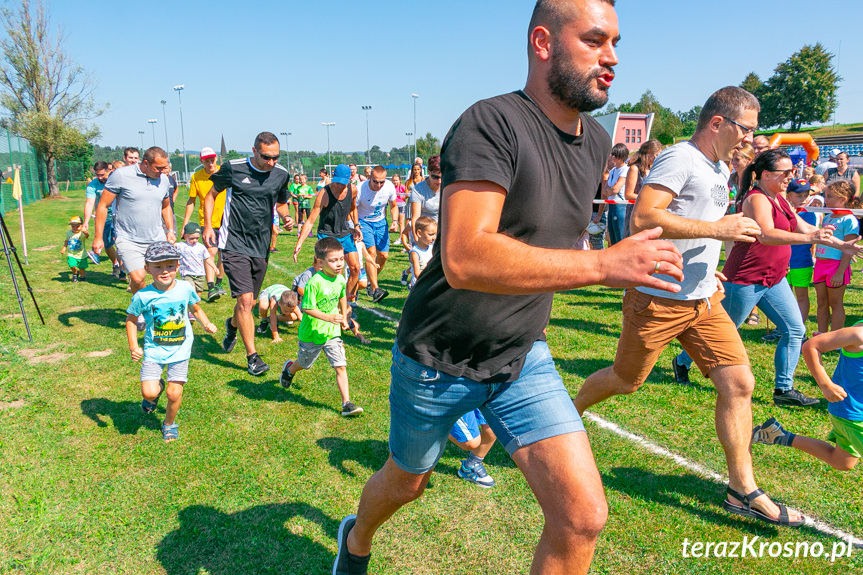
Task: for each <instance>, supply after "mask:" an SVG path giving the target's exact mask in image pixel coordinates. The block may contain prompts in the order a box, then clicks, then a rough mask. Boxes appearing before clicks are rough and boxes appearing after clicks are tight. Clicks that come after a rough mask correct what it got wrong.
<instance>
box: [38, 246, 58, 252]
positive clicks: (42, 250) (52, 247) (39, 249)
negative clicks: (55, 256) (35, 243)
mask: <svg viewBox="0 0 863 575" xmlns="http://www.w3.org/2000/svg"><path fill="white" fill-rule="evenodd" d="M56 247H57V246H42V247H41V248H33V251H34V252H47V251H48V250H53V249H55V248H56Z"/></svg>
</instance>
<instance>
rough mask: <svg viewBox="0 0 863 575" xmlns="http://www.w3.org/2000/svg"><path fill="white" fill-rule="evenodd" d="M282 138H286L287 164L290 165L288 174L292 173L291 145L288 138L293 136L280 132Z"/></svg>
mask: <svg viewBox="0 0 863 575" xmlns="http://www.w3.org/2000/svg"><path fill="white" fill-rule="evenodd" d="M279 134H281V135H282V136H284V137H285V156H286V158H287V160H286V162H287V164H288V173H290V172H291V144H290V142H289V141H288V136H292V135H293V134H291V133H290V132H279Z"/></svg>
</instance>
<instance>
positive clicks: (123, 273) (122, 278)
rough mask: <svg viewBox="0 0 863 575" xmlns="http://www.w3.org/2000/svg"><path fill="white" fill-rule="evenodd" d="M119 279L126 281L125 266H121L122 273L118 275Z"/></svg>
mask: <svg viewBox="0 0 863 575" xmlns="http://www.w3.org/2000/svg"><path fill="white" fill-rule="evenodd" d="M117 279H118V280H121V281H126V272H125V271H123V268H120V275H119V276H117Z"/></svg>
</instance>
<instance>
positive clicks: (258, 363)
mask: <svg viewBox="0 0 863 575" xmlns="http://www.w3.org/2000/svg"><path fill="white" fill-rule="evenodd" d="M247 361H248V362H249V374H250V375H263V374H265V373H266V372H268V371H269V370H270V366H269V365H267V364H266V363H265V362H264V360H263V359H261V356H259V355H258V354H257V353H253V354H252V355H250V356H249V357H248V359H247Z"/></svg>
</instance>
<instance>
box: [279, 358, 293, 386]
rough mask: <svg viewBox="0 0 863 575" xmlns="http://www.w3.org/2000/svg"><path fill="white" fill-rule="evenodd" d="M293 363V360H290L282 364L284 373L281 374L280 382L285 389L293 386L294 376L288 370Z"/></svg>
mask: <svg viewBox="0 0 863 575" xmlns="http://www.w3.org/2000/svg"><path fill="white" fill-rule="evenodd" d="M293 363H294V362H293V361H290V360H288V361H286V362H285V364H284V365H283V366H282V375H280V376H279V383H281V384H282V387H284V388H285V389H288V388H289V387H291V384H292V383H294V376H293V374H291V372H290V371H288V370H289V369H290V367H291V365H293Z"/></svg>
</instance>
